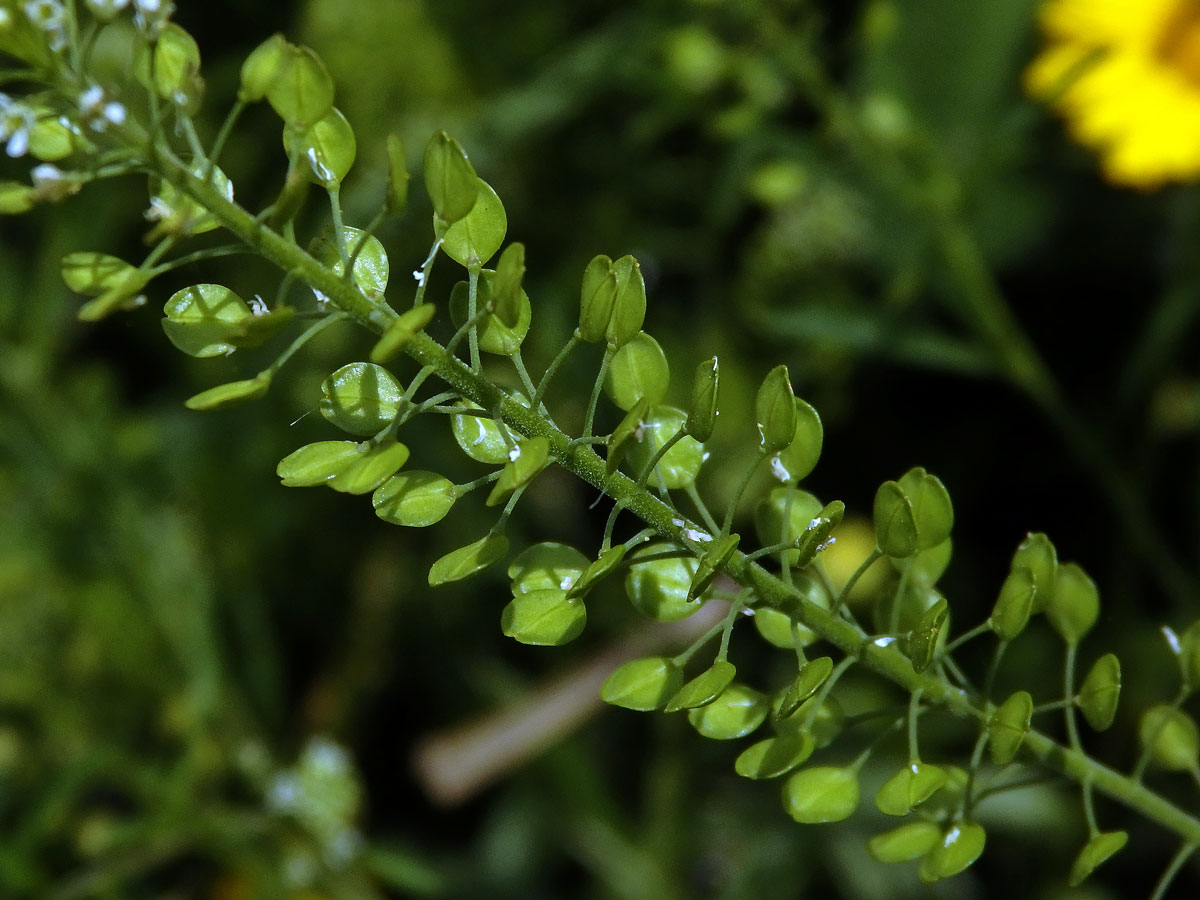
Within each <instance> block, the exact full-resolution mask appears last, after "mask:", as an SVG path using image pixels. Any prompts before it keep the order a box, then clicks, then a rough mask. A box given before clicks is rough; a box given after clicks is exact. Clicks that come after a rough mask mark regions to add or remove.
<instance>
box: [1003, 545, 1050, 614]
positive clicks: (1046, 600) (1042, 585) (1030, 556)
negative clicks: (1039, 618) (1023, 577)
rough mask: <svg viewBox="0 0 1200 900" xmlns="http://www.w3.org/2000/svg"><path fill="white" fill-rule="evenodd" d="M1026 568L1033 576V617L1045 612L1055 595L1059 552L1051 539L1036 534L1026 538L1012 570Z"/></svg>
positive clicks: (1013, 560)
mask: <svg viewBox="0 0 1200 900" xmlns="http://www.w3.org/2000/svg"><path fill="white" fill-rule="evenodd" d="M1022 566H1024V567H1025V568H1026V569H1028V570H1029V571H1030V574H1032V575H1033V587H1034V591H1035V593H1034V595H1033V608H1032V610H1031V612H1032V614H1033V615H1037V614H1038V613H1040V612H1044V611H1045V609H1046V607H1047V606H1048V605H1049V604H1050V598H1051V597H1052V596H1053V595H1054V582H1055V578H1056V577H1057V575H1058V551H1056V550H1055V549H1054V544H1052V543H1050V538H1048V537H1046V535H1044V534H1042V533H1040V532H1036V533H1033V534H1029V535H1026V536H1025V540H1023V541H1021V545H1020V546H1019V547H1017V552H1016V553H1014V554H1013V558H1012V569H1013V571H1016V570H1017V569H1019V568H1021V567H1022Z"/></svg>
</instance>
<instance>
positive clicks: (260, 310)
mask: <svg viewBox="0 0 1200 900" xmlns="http://www.w3.org/2000/svg"><path fill="white" fill-rule="evenodd" d="M250 312H252V313H253V314H254V315H256V316H265V315H267V314H269V313H270V312H271V310H270V309H268V308H267V303H266V301H265V300H263V298H262V297H260V296H258V294H255V295H254V296H253V297H251V298H250Z"/></svg>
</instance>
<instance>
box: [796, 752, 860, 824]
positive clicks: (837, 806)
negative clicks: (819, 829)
mask: <svg viewBox="0 0 1200 900" xmlns="http://www.w3.org/2000/svg"><path fill="white" fill-rule="evenodd" d="M858 796H859V793H858V773H857V772H855V771H854V769H852V768H844V769H840V768H835V767H833V766H816V767H814V768H811V769H804V770H803V771H800V772H797V773H796V774H795V775H792V776H791V777H790V778H788V780H787V781H786V782H784V785H783V808H784V809H786V810H787V812H788V815H790V816H791V817H792V818H793V819H795V820H796V821H797V822H803V823H805V824H809V825H816V824H821V823H824V822H840V821H842V820H843V819H848V818H850V815H851V814H852V813H853V812H854V810H855V809H856V808H857V807H858Z"/></svg>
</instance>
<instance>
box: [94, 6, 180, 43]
mask: <svg viewBox="0 0 1200 900" xmlns="http://www.w3.org/2000/svg"><path fill="white" fill-rule="evenodd" d="M86 3H87V8H88V10H89V11H90V12H91V13H92V15H93V16H95V17H96V18H97V19H99V20H100V21H101V22H111V21H112V20H113V19H115V18H116V17H117V15H118V14H120V12H121V11H122V10H124V9H125V8H126V7H129V6H132V7H133V23H134V24H135V25H136V26H137V27H138V28H139V29H141V30H142V31H145V32H146V33H148V34H150V35H151V36H153V35H157V34H158V33H159V32H161V31H162V30H163V28H165V27H166V24H167V21H168V20H169V19H170V18H171V13H173V12H174V11H175V5H174V4H173V3H171V2H170V0H86Z"/></svg>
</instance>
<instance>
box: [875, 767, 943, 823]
mask: <svg viewBox="0 0 1200 900" xmlns="http://www.w3.org/2000/svg"><path fill="white" fill-rule="evenodd" d="M948 779H949V775H947V774H946V770H945V769H941V768H939V767H938V766H934V765H930V764H929V763H920V762H916V763H912V764H910V765H908V766H905V767H904V768H903V769H901V770H900V771H899V772H897V773H896V774H895V775H893V776H892V777H891V778H889V779H888V780H887V781H885V782H884V783H883V785H882V786H881V787H880V788H879V791H878V792H877V793H876V794H875V805H876V806H877V807H878V808H879V811H880V812H881V813H884V814H885V815H889V816H907V815H908V814H909V813H910V812H912V811H913V810H914V809H916V808H917V807H918V806H920V805H921V804H922V803H924V802H925V801H926V800H928V799H929V798H930V797H932V796H933V795H934V793H935V792H936V791H938V790H940V789H941V787H942V785H944V784H945V783H946V781H947V780H948Z"/></svg>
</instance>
